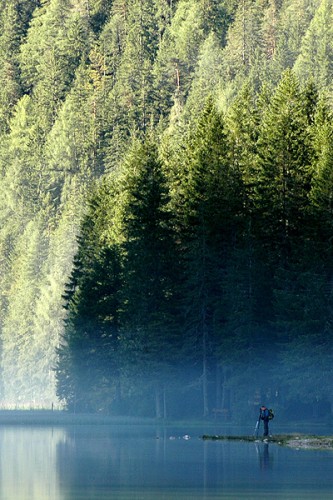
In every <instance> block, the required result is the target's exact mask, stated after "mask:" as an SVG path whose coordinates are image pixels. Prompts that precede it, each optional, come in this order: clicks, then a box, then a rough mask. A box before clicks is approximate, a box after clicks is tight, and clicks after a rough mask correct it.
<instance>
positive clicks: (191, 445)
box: [0, 425, 333, 500]
mask: <svg viewBox="0 0 333 500" xmlns="http://www.w3.org/2000/svg"><path fill="white" fill-rule="evenodd" d="M200 433H201V430H200V429H199V430H194V431H193V429H192V430H191V431H189V432H187V430H186V429H185V428H178V429H171V428H163V427H156V426H151V425H141V426H137V425H136V426H130V425H125V426H122V425H117V426H107V425H94V426H86V425H81V426H73V427H68V428H59V427H56V428H51V427H40V428H38V427H29V426H26V427H21V426H20V427H19V426H2V427H0V447H1V477H0V498H1V500H94V499H120V500H122V499H128V500H130V499H131V500H133V499H140V500H144V499H149V500H150V499H181V500H183V499H193V498H198V499H199V498H201V499H210V498H246V499H251V498H267V496H268V495H270V496H272V497H273V498H284V499H289V498H290V499H292V498H295V499H300V498H331V496H332V495H333V478H332V470H333V452H327V451H325V452H323V451H322V452H320V451H309V450H292V449H288V448H284V447H279V446H278V445H273V444H269V445H267V444H264V443H262V442H259V443H245V442H221V441H203V440H201V439H200V437H199V436H200V435H201V434H200Z"/></svg>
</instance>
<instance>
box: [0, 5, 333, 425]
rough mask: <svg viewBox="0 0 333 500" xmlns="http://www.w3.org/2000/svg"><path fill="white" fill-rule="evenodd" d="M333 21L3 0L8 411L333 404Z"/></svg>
mask: <svg viewBox="0 0 333 500" xmlns="http://www.w3.org/2000/svg"><path fill="white" fill-rule="evenodd" d="M332 18H333V1H332V0H321V1H320V0H241V1H235V0H229V1H228V0H220V1H219V0H2V2H1V3H0V27H1V29H0V79H1V87H0V134H1V140H0V272H1V281H0V311H1V312H0V339H1V365H0V406H1V407H3V408H49V407H51V405H54V406H55V407H64V408H67V409H68V410H69V411H75V412H83V411H84V412H105V413H109V414H128V415H143V416H156V417H178V416H186V417H189V416H204V417H212V416H214V415H218V416H219V417H222V418H226V419H227V418H235V417H237V415H240V414H241V415H247V414H252V412H253V411H255V412H256V411H257V408H258V405H259V404H260V403H262V402H264V403H266V404H267V405H270V406H274V408H275V410H276V411H277V412H278V413H279V414H280V415H281V416H283V415H290V412H291V411H296V413H297V411H298V413H297V414H298V416H301V415H302V414H303V415H310V416H311V415H316V414H319V415H322V414H326V413H330V407H331V406H330V405H331V403H333V385H332V384H331V380H332V375H333V364H332V361H333V359H332V357H333V301H332V299H333V254H332V250H333V248H332V237H333V219H332V211H333V109H332V104H333V87H332V82H333V78H332V77H333V23H332ZM295 408H296V409H298V410H295Z"/></svg>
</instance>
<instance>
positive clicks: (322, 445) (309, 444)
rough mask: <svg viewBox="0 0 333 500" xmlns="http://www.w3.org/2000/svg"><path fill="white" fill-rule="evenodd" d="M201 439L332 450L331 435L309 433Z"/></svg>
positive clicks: (203, 437)
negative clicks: (265, 436)
mask: <svg viewBox="0 0 333 500" xmlns="http://www.w3.org/2000/svg"><path fill="white" fill-rule="evenodd" d="M202 439H203V440H210V441H245V442H253V443H258V442H262V443H266V444H269V443H273V444H278V445H281V446H289V447H290V448H295V449H312V450H314V449H316V450H332V451H333V436H316V435H309V434H279V435H276V436H269V437H267V438H263V437H255V436H222V435H221V436H219V435H215V436H214V435H212V436H210V435H203V436H202Z"/></svg>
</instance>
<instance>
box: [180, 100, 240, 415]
mask: <svg viewBox="0 0 333 500" xmlns="http://www.w3.org/2000/svg"><path fill="white" fill-rule="evenodd" d="M228 156H229V155H228V146H227V139H226V131H225V125H224V122H223V119H222V117H221V116H220V115H219V114H218V113H217V111H216V110H215V108H214V106H213V105H212V103H211V102H209V103H208V105H207V107H206V108H205V110H204V111H203V114H202V116H201V118H200V121H199V123H198V127H197V129H196V131H195V132H194V133H193V135H192V137H191V138H190V139H189V142H188V145H187V149H186V155H185V164H184V165H183V169H184V171H183V175H182V177H181V178H180V181H181V185H180V189H178V193H177V192H175V195H176V196H177V198H178V202H177V201H176V206H177V211H178V213H177V217H178V225H179V229H178V230H179V238H180V240H181V248H182V249H183V257H182V258H183V263H184V273H185V277H184V285H183V296H184V302H185V304H184V307H185V310H186V311H187V312H186V317H185V329H186V337H185V347H186V348H187V350H188V354H187V355H186V356H187V359H189V363H193V362H194V363H195V364H199V366H200V365H201V372H200V380H201V389H202V408H203V415H204V416H207V415H208V414H209V411H210V402H209V392H208V385H209V378H210V376H211V369H212V368H213V367H214V364H215V363H216V360H215V363H214V351H215V349H216V343H217V342H218V336H219V334H220V330H219V328H218V326H217V325H218V322H217V318H218V316H219V306H218V304H219V302H220V300H221V291H222V289H221V283H222V275H223V270H224V268H225V265H226V261H227V256H228V254H229V251H230V249H231V248H232V246H233V241H234V239H235V238H237V230H236V226H237V224H236V219H237V215H239V210H240V208H241V204H242V196H241V192H242V183H241V179H240V176H239V172H238V171H237V170H233V168H232V165H231V164H230V163H229V161H228ZM236 193H237V194H236ZM175 195H174V196H175ZM190 346H191V347H190Z"/></svg>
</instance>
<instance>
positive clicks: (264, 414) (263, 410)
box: [260, 405, 269, 437]
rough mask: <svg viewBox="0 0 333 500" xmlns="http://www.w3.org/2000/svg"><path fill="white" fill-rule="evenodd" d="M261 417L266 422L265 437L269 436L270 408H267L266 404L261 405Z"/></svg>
mask: <svg viewBox="0 0 333 500" xmlns="http://www.w3.org/2000/svg"><path fill="white" fill-rule="evenodd" d="M260 418H261V420H262V421H263V422H264V437H265V436H268V434H269V429H268V422H269V410H268V408H266V406H265V405H262V406H261V407H260Z"/></svg>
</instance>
